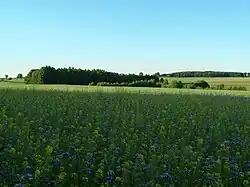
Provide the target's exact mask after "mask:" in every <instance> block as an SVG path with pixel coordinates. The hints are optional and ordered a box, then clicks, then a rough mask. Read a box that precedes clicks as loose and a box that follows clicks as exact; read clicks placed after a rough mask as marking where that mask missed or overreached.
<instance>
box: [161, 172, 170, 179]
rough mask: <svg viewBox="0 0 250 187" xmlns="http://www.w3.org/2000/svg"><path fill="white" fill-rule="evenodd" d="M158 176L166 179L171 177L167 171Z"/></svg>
mask: <svg viewBox="0 0 250 187" xmlns="http://www.w3.org/2000/svg"><path fill="white" fill-rule="evenodd" d="M160 177H161V178H162V179H167V180H168V179H172V176H171V175H170V174H169V173H168V172H165V173H163V174H162V175H161V176H160Z"/></svg>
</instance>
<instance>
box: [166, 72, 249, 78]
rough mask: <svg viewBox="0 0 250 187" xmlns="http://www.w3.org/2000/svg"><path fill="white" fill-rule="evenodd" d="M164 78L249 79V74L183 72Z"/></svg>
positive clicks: (167, 75)
mask: <svg viewBox="0 0 250 187" xmlns="http://www.w3.org/2000/svg"><path fill="white" fill-rule="evenodd" d="M161 76H164V77H248V76H249V73H241V72H220V71H183V72H175V73H170V74H162V75H161Z"/></svg>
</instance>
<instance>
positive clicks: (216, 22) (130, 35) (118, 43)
mask: <svg viewBox="0 0 250 187" xmlns="http://www.w3.org/2000/svg"><path fill="white" fill-rule="evenodd" d="M0 65H1V66H0V76H1V77H3V76H4V75H5V74H8V75H10V76H16V75H17V74H18V73H19V72H21V73H23V74H26V73H27V72H28V71H29V70H30V69H33V68H40V67H41V66H44V65H51V66H54V67H69V66H72V67H76V68H82V69H85V68H86V69H93V68H95V69H97V68H98V69H105V70H107V71H115V72H124V73H139V72H140V71H142V72H144V73H155V72H158V71H159V72H161V73H166V72H174V71H183V70H218V71H243V72H245V71H247V72H250V0H210V1H209V0H203V1H200V0H189V1H187V0H126V1H120V0H91V1H90V0H89V1H87V0H67V1H66V0H61V1H59V0H43V1H42V0H22V1H20V0H8V1H1V2H0Z"/></svg>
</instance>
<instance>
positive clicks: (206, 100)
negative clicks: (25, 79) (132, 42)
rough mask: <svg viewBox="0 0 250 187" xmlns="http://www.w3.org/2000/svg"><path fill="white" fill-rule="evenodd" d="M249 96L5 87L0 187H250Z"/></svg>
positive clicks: (0, 102) (1, 88)
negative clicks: (20, 186) (240, 186)
mask: <svg viewBox="0 0 250 187" xmlns="http://www.w3.org/2000/svg"><path fill="white" fill-rule="evenodd" d="M249 96H250V94H249V92H248V91H228V90H227V91H226V90H190V89H173V88H172V89H171V88H140V87H137V88H131V87H130V88H129V87H125V88H121V87H96V86H76V85H26V84H24V83H13V82H5V83H4V82H2V83H0V135H1V136H0V149H1V157H0V158H1V162H0V179H1V180H0V186H15V185H16V186H17V184H25V185H27V186H106V185H107V186H141V185H143V186H157V187H160V186H166V185H168V186H202V185H204V184H207V185H211V186H237V185H239V184H240V185H242V186H248V185H249V178H250V172H249V168H250V165H249V164H250V160H249V158H250V154H249V153H250V146H249V145H250V139H249V134H250V126H249V125H250V116H249V113H250V107H249V106H250V105H249V103H250V97H249Z"/></svg>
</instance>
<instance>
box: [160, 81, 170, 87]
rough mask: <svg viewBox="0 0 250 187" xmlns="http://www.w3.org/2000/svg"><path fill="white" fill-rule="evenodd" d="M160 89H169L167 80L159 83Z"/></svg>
mask: <svg viewBox="0 0 250 187" xmlns="http://www.w3.org/2000/svg"><path fill="white" fill-rule="evenodd" d="M161 87H162V88H168V87H169V82H168V80H167V79H165V80H163V82H162V83H161Z"/></svg>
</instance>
